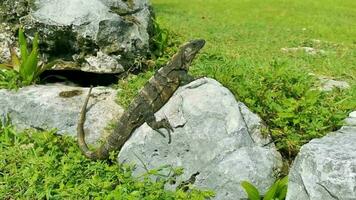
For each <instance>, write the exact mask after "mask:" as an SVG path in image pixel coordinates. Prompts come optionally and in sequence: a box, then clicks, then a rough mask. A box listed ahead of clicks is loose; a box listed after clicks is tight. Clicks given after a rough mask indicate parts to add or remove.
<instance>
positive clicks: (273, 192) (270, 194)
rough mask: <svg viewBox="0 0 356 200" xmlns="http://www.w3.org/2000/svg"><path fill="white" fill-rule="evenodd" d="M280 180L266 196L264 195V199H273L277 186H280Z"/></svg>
mask: <svg viewBox="0 0 356 200" xmlns="http://www.w3.org/2000/svg"><path fill="white" fill-rule="evenodd" d="M278 184H279V180H277V181H276V182H275V183H274V184H273V185H272V186H271V187H270V188H269V189H268V191H267V192H266V194H265V196H264V197H263V200H273V198H274V196H275V194H276V191H277V188H278Z"/></svg>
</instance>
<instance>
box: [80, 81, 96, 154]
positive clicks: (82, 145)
mask: <svg viewBox="0 0 356 200" xmlns="http://www.w3.org/2000/svg"><path fill="white" fill-rule="evenodd" d="M92 89H93V87H90V89H89V92H88V96H87V97H86V98H85V101H84V105H83V107H82V110H81V111H80V116H79V120H78V125H77V139H78V145H79V148H80V150H81V151H82V152H83V154H84V155H85V156H86V157H87V158H90V159H94V160H96V159H102V158H100V156H99V154H98V153H96V152H94V151H90V149H89V147H88V145H87V143H86V142H85V139H84V138H85V132H84V122H85V114H86V109H87V105H88V102H89V98H90V94H91V91H92Z"/></svg>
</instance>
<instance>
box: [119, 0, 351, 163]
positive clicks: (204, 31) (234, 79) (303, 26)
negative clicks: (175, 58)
mask: <svg viewBox="0 0 356 200" xmlns="http://www.w3.org/2000/svg"><path fill="white" fill-rule="evenodd" d="M153 7H154V10H155V11H156V16H157V21H158V22H159V23H160V26H161V27H162V28H165V29H168V30H169V31H170V33H171V36H170V40H171V43H170V45H169V47H168V49H167V53H166V56H165V58H167V57H169V55H172V52H174V50H176V48H177V44H179V43H182V42H184V41H187V40H189V39H192V38H204V39H206V40H207V45H206V47H205V48H204V50H203V52H202V53H201V54H200V56H199V57H198V59H197V60H196V61H195V62H194V64H193V66H192V67H191V70H190V71H191V73H192V74H194V75H197V76H200V75H205V76H208V77H212V78H215V79H217V80H218V81H220V82H221V83H222V84H223V85H225V86H226V87H228V88H229V89H230V90H231V91H232V92H233V93H234V94H235V96H236V98H237V99H238V100H240V101H243V102H244V103H246V104H247V106H248V107H249V108H250V109H251V110H252V111H254V112H256V113H257V114H259V115H260V116H261V117H262V118H263V120H264V121H265V122H266V123H267V125H268V126H269V132H270V133H271V134H272V137H273V139H274V140H275V143H276V145H277V147H278V149H279V150H280V152H281V153H282V154H283V156H284V157H285V158H287V159H293V158H294V157H295V156H296V154H297V153H298V151H299V148H300V147H301V145H303V144H305V143H307V142H308V141H310V140H311V139H313V138H316V137H321V136H323V135H325V134H326V133H328V132H330V131H333V130H336V129H338V128H339V127H340V126H341V125H342V120H343V119H344V118H345V117H346V116H347V114H348V113H349V112H350V111H352V110H355V109H356V100H355V99H356V37H355V35H356V26H355V23H354V22H355V21H356V2H355V1H353V0H345V1H331V0H319V1H309V0H301V1H291V0H289V1H286V0H283V1H282V0H271V1H263V0H243V1H242V0H240V1H236V0H222V1H215V0H204V1H203V0H193V1H188V0H170V1H165V0H153ZM299 46H308V47H313V48H315V49H317V50H323V51H325V53H323V54H317V55H308V54H307V53H305V52H296V53H285V52H282V51H281V48H291V47H299ZM161 65H162V62H160V63H159V65H158V67H159V66H161ZM310 73H314V74H316V75H324V76H329V77H333V78H335V79H340V80H345V81H347V82H348V83H349V84H350V85H351V88H350V89H348V90H345V91H339V90H334V91H333V92H330V93H325V92H319V91H317V90H315V88H316V87H318V84H319V83H318V81H317V78H316V77H314V76H311V75H310ZM150 74H152V71H150V72H149V73H148V75H147V73H146V74H140V75H138V76H131V77H130V78H129V79H128V80H126V81H123V82H121V83H120V84H119V87H122V88H124V92H123V93H122V94H121V96H120V98H119V99H121V100H120V102H130V101H131V99H132V97H133V96H134V94H135V91H137V89H138V88H140V86H141V85H142V84H143V83H144V82H145V81H146V80H147V78H149V76H150Z"/></svg>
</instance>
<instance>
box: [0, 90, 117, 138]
mask: <svg viewBox="0 0 356 200" xmlns="http://www.w3.org/2000/svg"><path fill="white" fill-rule="evenodd" d="M87 93H88V88H80V87H72V86H66V85H60V84H55V85H38V86H29V87H25V88H22V89H20V90H19V91H8V90H0V99H1V101H0V116H5V115H6V114H8V115H9V116H10V118H11V121H12V123H13V124H14V125H15V127H16V128H17V129H26V128H36V129H45V130H48V129H52V128H56V129H57V130H58V133H59V134H69V135H73V136H75V135H76V126H77V120H78V117H79V112H80V110H81V107H82V105H83V102H84V99H85V97H86V95H87ZM116 94H117V91H116V90H114V89H110V88H105V87H96V88H93V92H92V94H91V98H90V101H89V104H88V113H87V120H86V123H85V131H86V140H87V142H88V143H93V142H95V141H97V140H98V139H100V135H102V134H103V132H104V134H105V132H107V131H108V128H109V126H110V123H111V121H112V120H113V119H115V118H117V117H119V116H120V115H121V114H122V112H123V109H122V108H121V107H120V106H119V105H117V104H116V103H115V98H116Z"/></svg>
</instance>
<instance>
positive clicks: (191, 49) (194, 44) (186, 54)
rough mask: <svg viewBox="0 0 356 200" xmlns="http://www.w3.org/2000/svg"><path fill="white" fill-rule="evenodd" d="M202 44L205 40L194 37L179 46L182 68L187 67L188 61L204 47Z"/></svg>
mask: <svg viewBox="0 0 356 200" xmlns="http://www.w3.org/2000/svg"><path fill="white" fill-rule="evenodd" d="M204 45H205V40H203V39H196V40H191V41H189V42H187V43H186V44H184V45H183V46H182V47H181V48H180V52H179V54H181V55H182V63H183V68H184V69H188V67H189V65H190V63H191V62H192V61H193V59H194V58H195V56H196V55H197V54H198V52H199V50H200V49H201V48H203V47H204Z"/></svg>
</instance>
